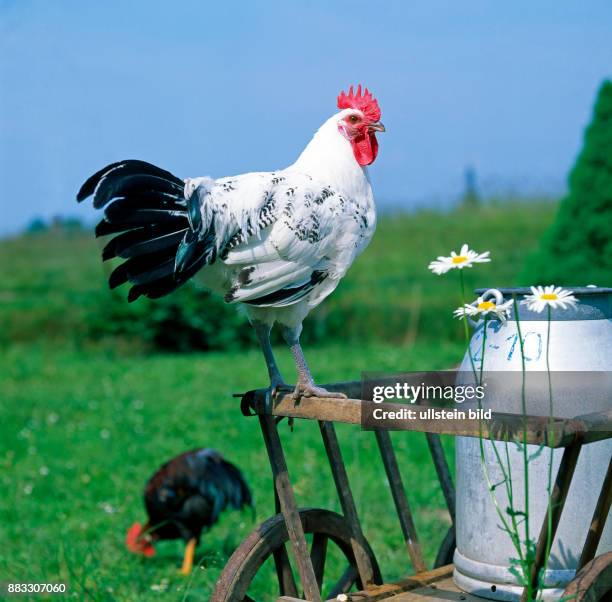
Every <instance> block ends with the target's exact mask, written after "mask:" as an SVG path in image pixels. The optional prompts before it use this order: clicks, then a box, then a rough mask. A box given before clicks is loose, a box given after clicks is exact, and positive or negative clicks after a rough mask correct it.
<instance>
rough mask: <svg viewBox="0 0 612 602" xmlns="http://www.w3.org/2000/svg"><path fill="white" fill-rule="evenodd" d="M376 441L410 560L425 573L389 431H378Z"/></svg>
mask: <svg viewBox="0 0 612 602" xmlns="http://www.w3.org/2000/svg"><path fill="white" fill-rule="evenodd" d="M376 441H377V443H378V449H379V450H380V455H381V457H382V461H383V465H384V467H385V472H386V473H387V479H388V480H389V486H390V488H391V495H392V496H393V502H394V503H395V509H396V510H397V516H398V518H399V521H400V527H401V528H402V533H403V535H404V541H405V542H406V547H407V548H408V554H409V556H410V560H411V561H412V565H413V566H414V569H415V571H416V572H417V573H421V572H424V571H426V570H427V567H426V566H425V561H424V560H423V554H422V552H421V545H420V543H419V538H418V536H417V532H416V527H415V526H414V520H413V519H412V512H411V511H410V505H409V504H408V498H407V497H406V490H405V489H404V483H403V481H402V477H401V474H400V471H399V467H398V465H397V457H396V456H395V451H394V449H393V444H392V442H391V436H390V435H389V431H376Z"/></svg>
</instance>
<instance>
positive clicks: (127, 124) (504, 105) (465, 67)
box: [0, 0, 612, 234]
mask: <svg viewBox="0 0 612 602" xmlns="http://www.w3.org/2000/svg"><path fill="white" fill-rule="evenodd" d="M0 13H1V19H0V140H1V142H0V187H1V188H0V190H1V195H2V217H1V218H0V219H1V221H0V233H2V234H5V233H8V232H13V231H15V230H17V229H18V228H20V227H22V226H23V225H24V224H26V223H27V222H28V221H29V220H30V219H31V218H32V217H33V216H35V215H42V216H45V217H48V216H51V215H54V214H60V213H61V214H79V215H81V216H84V217H86V218H87V219H91V218H92V213H91V212H90V211H89V210H86V209H85V208H78V207H76V206H75V205H74V201H73V199H74V194H75V192H76V190H77V189H78V187H79V185H80V183H81V182H82V180H83V179H84V178H85V177H87V176H88V175H89V174H90V173H91V172H93V171H94V170H97V169H98V168H100V167H101V166H103V165H104V164H106V163H109V162H111V161H114V160H117V159H123V158H141V159H145V160H148V161H151V162H153V163H156V164H159V165H160V166H162V167H165V168H167V169H170V170H171V171H173V172H175V173H176V174H177V175H179V176H181V177H186V176H196V175H212V176H215V177H219V176H223V175H229V174H232V173H241V172H244V171H251V170H268V169H274V168H279V167H283V166H286V165H288V164H290V163H291V162H293V160H294V159H295V157H296V156H297V155H298V153H299V152H300V150H301V148H302V147H303V146H304V145H305V144H306V143H307V142H308V140H309V139H310V137H311V135H312V134H313V132H314V131H315V130H316V128H317V127H318V126H319V125H320V124H321V123H322V122H323V121H324V120H325V119H326V118H327V117H328V116H329V115H330V114H332V113H333V112H334V111H335V99H336V95H337V94H338V92H339V91H340V89H341V88H343V87H347V86H348V84H350V83H357V82H363V83H364V84H366V85H367V86H368V87H369V88H370V89H371V90H372V91H373V92H374V93H375V95H376V96H377V97H378V99H379V102H380V105H381V108H382V120H383V122H384V123H385V125H386V126H387V133H386V134H383V135H382V136H380V137H379V140H380V145H381V149H380V153H379V158H378V160H377V161H376V163H375V164H374V166H373V167H372V169H371V175H372V181H373V185H374V188H375V193H376V196H377V198H378V199H379V200H380V202H381V204H398V205H403V206H406V207H413V206H415V205H423V204H434V205H435V204H443V203H445V202H448V201H449V200H452V199H454V198H456V197H457V195H458V194H459V193H460V191H461V188H462V181H463V171H464V168H465V166H466V165H467V164H473V165H474V166H475V167H476V169H477V173H478V178H479V181H480V183H481V185H482V186H483V187H484V188H486V189H489V190H502V191H504V190H505V191H509V190H518V191H523V192H527V193H533V192H549V193H553V194H555V193H559V192H560V191H562V190H563V187H564V183H565V178H566V174H567V170H568V169H569V167H570V166H571V164H572V162H573V160H574V158H575V156H576V153H577V152H578V150H579V148H580V143H581V138H582V131H583V128H584V126H585V124H586V123H587V122H588V120H589V117H590V114H591V109H592V104H593V99H594V95H595V92H596V90H597V87H598V86H599V84H600V82H601V81H602V79H604V78H605V77H609V76H611V75H612V36H611V35H610V31H611V25H612V7H611V6H610V4H609V2H607V1H597V0H592V1H590V2H588V3H584V2H580V3H579V2H558V1H544V0H543V1H539V2H528V1H522V0H521V1H515V2H512V3H501V2H491V1H484V0H483V1H473V2H472V1H464V2H456V1H450V0H449V1H439V0H438V1H433V0H428V1H425V0H423V1H412V2H407V1H405V2H392V1H387V2H378V3H375V2H372V1H370V2H361V1H355V0H354V1H351V2H346V1H336V2H323V1H320V2H304V1H303V2H291V1H274V2H272V1H271V2H265V1H259V2H253V3H249V2H244V1H243V2H236V1H231V0H230V1H225V2H214V3H212V2H211V3H207V2H196V1H193V2H188V1H184V2H180V1H177V2H172V3H169V2H155V1H148V2H144V1H141V2H140V1H139V2H137V1H129V0H128V1H124V2H118V1H105V2H102V1H99V2H69V1H63V0H56V1H54V2H43V1H42V0H39V1H29V0H0Z"/></svg>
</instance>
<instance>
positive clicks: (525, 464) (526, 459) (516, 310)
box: [512, 295, 533, 600]
mask: <svg viewBox="0 0 612 602" xmlns="http://www.w3.org/2000/svg"><path fill="white" fill-rule="evenodd" d="M512 300H513V305H514V315H515V318H516V330H517V334H518V340H519V347H520V350H521V374H522V381H521V412H522V415H523V445H522V448H523V470H524V479H523V484H524V491H525V523H524V525H525V546H529V545H530V541H531V537H530V532H529V451H528V449H527V399H526V396H525V371H526V366H525V341H523V334H522V332H521V321H520V319H519V307H518V303H517V300H516V295H513V297H512ZM526 552H528V550H526ZM525 556H526V557H527V562H526V564H525V565H524V567H523V570H524V572H525V578H526V584H527V599H528V600H533V591H532V585H531V579H530V578H529V575H530V573H531V564H532V563H533V558H531V557H530V555H529V554H528V553H526V554H525Z"/></svg>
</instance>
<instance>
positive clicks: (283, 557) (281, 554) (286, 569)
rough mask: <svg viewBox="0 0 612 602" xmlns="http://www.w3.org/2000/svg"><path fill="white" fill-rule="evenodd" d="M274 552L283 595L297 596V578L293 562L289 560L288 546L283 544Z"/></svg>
mask: <svg viewBox="0 0 612 602" xmlns="http://www.w3.org/2000/svg"><path fill="white" fill-rule="evenodd" d="M273 554H274V565H275V566H276V574H277V575H278V583H279V585H280V593H281V596H294V597H295V598H297V595H298V593H297V585H296V584H295V578H294V577H293V571H292V570H291V563H290V562H289V554H287V548H286V546H285V545H284V544H283V545H282V546H280V547H279V548H278V549H277V550H274V552H273Z"/></svg>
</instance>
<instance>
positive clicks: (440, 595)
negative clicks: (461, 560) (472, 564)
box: [387, 577, 483, 602]
mask: <svg viewBox="0 0 612 602" xmlns="http://www.w3.org/2000/svg"><path fill="white" fill-rule="evenodd" d="M449 601H450V602H452V601H456V602H483V598H480V597H478V596H474V595H472V594H466V593H465V592H463V591H461V590H460V589H459V588H458V587H457V586H456V585H455V582H454V581H453V579H452V577H446V578H445V579H441V580H439V581H436V582H434V583H431V584H429V585H424V586H422V587H418V588H416V589H413V590H410V591H407V592H404V593H401V594H397V595H396V596H391V598H387V602H449Z"/></svg>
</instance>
